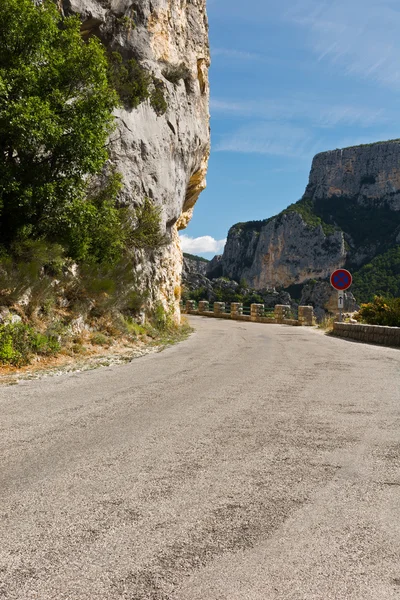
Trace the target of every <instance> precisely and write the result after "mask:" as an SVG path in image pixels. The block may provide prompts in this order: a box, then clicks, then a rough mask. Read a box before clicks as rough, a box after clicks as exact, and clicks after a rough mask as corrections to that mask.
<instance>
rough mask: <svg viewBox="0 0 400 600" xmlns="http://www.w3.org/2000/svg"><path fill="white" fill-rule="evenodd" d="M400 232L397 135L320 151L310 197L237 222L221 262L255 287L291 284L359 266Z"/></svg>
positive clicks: (231, 273) (226, 270)
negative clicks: (272, 214) (262, 218)
mask: <svg viewBox="0 0 400 600" xmlns="http://www.w3.org/2000/svg"><path fill="white" fill-rule="evenodd" d="M396 240H397V241H396ZM399 240H400V141H397V140H395V141H392V142H382V143H377V144H371V145H367V146H356V147H353V148H346V149H344V150H335V151H332V152H324V153H321V154H318V155H317V156H316V157H315V158H314V160H313V164H312V168H311V173H310V179H309V184H308V186H307V188H306V191H305V194H304V196H303V198H302V199H301V200H300V201H299V202H298V203H296V204H294V205H291V206H290V207H289V208H288V209H286V210H285V211H283V212H282V213H281V214H279V215H277V216H276V217H272V218H271V219H267V220H265V221H253V222H248V223H239V224H237V225H234V226H233V227H232V228H231V229H230V231H229V234H228V239H227V243H226V246H225V250H224V254H223V256H222V259H221V260H220V263H219V264H220V265H221V269H222V274H223V275H224V276H227V277H231V278H234V279H236V280H237V281H239V280H240V279H242V278H244V279H246V281H247V282H248V284H249V285H250V286H251V287H254V288H256V289H260V288H264V287H289V286H290V285H292V284H301V283H304V282H306V281H308V280H311V279H324V278H326V277H327V276H328V275H329V274H330V273H331V272H332V271H333V270H335V269H336V268H338V267H343V266H348V267H351V269H352V270H356V269H357V268H359V267H360V266H362V265H363V264H365V263H366V262H368V261H369V260H371V259H372V258H373V257H374V256H376V255H377V254H381V253H383V252H385V251H386V250H387V249H388V248H390V247H392V246H393V245H395V244H398V243H399Z"/></svg>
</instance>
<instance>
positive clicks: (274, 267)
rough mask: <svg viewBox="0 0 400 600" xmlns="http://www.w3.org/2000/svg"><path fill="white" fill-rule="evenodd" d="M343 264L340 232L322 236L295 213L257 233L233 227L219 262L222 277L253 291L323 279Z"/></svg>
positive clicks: (271, 223)
mask: <svg viewBox="0 0 400 600" xmlns="http://www.w3.org/2000/svg"><path fill="white" fill-rule="evenodd" d="M345 260H346V250H345V244H344V237H343V233H342V232H340V231H335V232H333V233H332V234H331V235H325V233H324V231H323V229H322V227H321V226H318V227H313V226H310V225H307V223H306V222H305V221H304V220H303V218H302V217H301V215H300V214H299V213H296V212H289V213H286V214H281V215H278V217H275V218H273V219H271V220H269V221H267V222H266V223H265V224H263V225H262V226H261V227H260V229H259V230H257V229H255V230H248V231H247V232H244V231H243V229H242V227H241V226H240V225H237V226H234V227H233V228H232V229H231V230H230V232H229V234H228V240H227V243H226V248H225V251H224V254H223V259H222V261H223V274H224V275H226V276H228V277H231V278H233V279H237V280H240V279H242V278H243V279H245V280H246V282H247V283H248V285H249V286H250V287H252V288H255V289H261V288H266V287H288V286H289V285H291V284H294V283H302V282H303V281H307V280H308V279H313V278H315V279H317V278H321V277H326V276H327V275H328V274H329V273H330V272H331V271H332V270H334V269H335V268H337V267H340V266H342V265H343V264H344V263H345Z"/></svg>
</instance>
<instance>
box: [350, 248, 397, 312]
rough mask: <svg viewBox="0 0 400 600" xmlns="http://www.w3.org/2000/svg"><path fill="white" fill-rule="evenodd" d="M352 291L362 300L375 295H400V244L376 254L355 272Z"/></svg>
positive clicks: (365, 300) (370, 299)
mask: <svg viewBox="0 0 400 600" xmlns="http://www.w3.org/2000/svg"><path fill="white" fill-rule="evenodd" d="M352 292H353V293H354V295H355V296H356V298H357V299H358V300H359V301H360V302H371V301H372V300H373V298H374V296H375V295H377V296H382V295H383V296H389V297H392V298H395V297H400V246H395V247H394V248H391V249H390V250H388V251H387V252H385V253H384V254H380V255H379V256H376V257H375V258H374V259H373V260H372V261H371V262H369V263H367V264H366V265H364V266H363V267H362V268H361V269H360V270H359V271H357V272H356V273H355V274H354V277H353V287H352Z"/></svg>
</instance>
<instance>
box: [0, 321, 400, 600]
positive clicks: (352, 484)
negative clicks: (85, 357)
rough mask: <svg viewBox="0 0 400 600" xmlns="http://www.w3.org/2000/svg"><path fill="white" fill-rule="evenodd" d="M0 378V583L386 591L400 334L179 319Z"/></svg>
mask: <svg viewBox="0 0 400 600" xmlns="http://www.w3.org/2000/svg"><path fill="white" fill-rule="evenodd" d="M191 321H192V323H193V324H194V326H195V327H196V330H197V331H196V333H195V334H193V335H192V336H191V337H190V338H189V339H188V340H187V341H185V342H183V343H181V344H179V345H177V346H174V347H171V348H169V349H167V350H165V351H164V352H162V353H160V354H154V355H148V356H145V357H143V358H140V359H137V360H134V361H133V362H132V363H131V364H127V365H123V366H115V367H112V368H103V369H99V370H96V371H89V372H84V373H77V374H74V375H71V374H70V375H65V376H64V375H63V376H60V377H53V378H48V379H43V380H36V381H26V382H21V383H19V384H18V385H16V386H9V387H1V388H0V598H1V599H2V600H3V599H6V600H11V599H12V600H14V599H18V600H32V599H35V600H50V599H51V600H115V599H127V600H195V599H196V600H311V599H313V600H315V599H317V600H330V599H332V600H341V599H346V600H353V599H357V600H386V599H392V598H395V599H397V600H398V599H399V598H400V435H399V434H400V351H398V350H396V349H391V348H381V347H375V346H370V345H362V344H358V343H352V342H349V341H346V340H340V339H334V338H329V337H326V336H324V335H323V334H322V333H320V332H317V331H314V330H310V329H307V328H295V327H288V326H278V325H262V324H256V323H241V322H226V321H222V320H221V321H220V320H214V319H208V320H207V319H205V318H200V317H193V318H191Z"/></svg>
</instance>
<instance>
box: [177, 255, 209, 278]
mask: <svg viewBox="0 0 400 600" xmlns="http://www.w3.org/2000/svg"><path fill="white" fill-rule="evenodd" d="M208 265H209V261H208V260H201V259H200V258H199V259H196V258H194V257H193V256H188V255H186V254H183V267H182V279H184V278H185V276H187V275H188V274H189V273H199V274H200V275H207V269H208Z"/></svg>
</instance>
